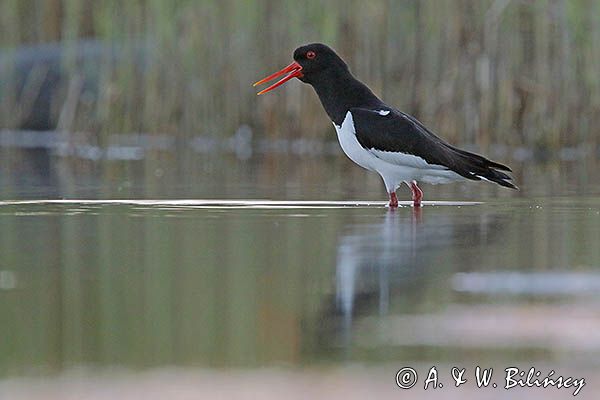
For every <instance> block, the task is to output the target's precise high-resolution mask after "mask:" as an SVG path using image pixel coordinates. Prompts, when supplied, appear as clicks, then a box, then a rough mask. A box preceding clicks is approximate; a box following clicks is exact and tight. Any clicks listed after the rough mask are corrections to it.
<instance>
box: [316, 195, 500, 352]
mask: <svg viewBox="0 0 600 400" xmlns="http://www.w3.org/2000/svg"><path fill="white" fill-rule="evenodd" d="M445 210H450V209H447V208H446V209H444V208H441V207H440V208H437V209H426V210H423V209H422V208H419V207H416V208H411V209H410V210H407V209H406V208H400V209H397V210H394V209H389V210H387V212H386V214H385V215H383V216H382V219H381V220H380V222H378V223H375V224H366V225H353V226H351V227H350V229H349V232H348V233H346V234H344V235H343V236H342V237H341V238H340V240H339V244H338V248H337V259H336V279H335V280H336V291H335V292H336V293H335V300H334V304H330V305H328V306H326V309H327V310H328V311H325V312H326V313H333V314H334V315H333V316H334V317H335V318H331V319H333V320H335V321H336V322H335V323H334V324H333V325H329V326H328V327H327V328H326V331H323V332H321V334H323V336H322V339H323V340H325V341H329V340H333V341H334V342H335V343H336V345H337V346H339V345H341V346H344V347H349V345H350V343H351V341H352V326H353V324H354V322H355V319H356V318H360V317H363V316H368V315H370V316H384V315H387V314H388V313H389V312H390V300H391V299H394V298H395V297H398V296H402V295H403V294H406V293H410V301H411V303H412V302H419V301H420V300H419V299H420V298H421V297H423V296H426V294H425V288H426V287H428V286H430V285H431V284H432V280H436V281H439V280H440V279H441V280H443V279H446V278H447V276H446V275H449V274H450V273H451V272H452V271H453V269H454V268H452V265H449V264H448V265H445V264H444V262H445V261H447V262H448V263H450V262H451V260H450V257H449V255H450V254H451V253H450V251H451V252H452V253H453V254H454V255H456V254H457V251H458V252H460V251H461V249H464V250H465V251H470V250H471V249H472V246H473V245H476V244H478V243H479V244H480V243H482V242H488V241H489V240H490V239H491V238H490V236H491V235H490V230H492V231H493V232H500V231H501V224H500V223H499V220H498V218H496V217H495V216H494V215H491V214H487V213H483V214H482V213H476V214H474V215H472V216H471V217H466V218H465V216H464V215H463V214H460V213H457V212H455V211H452V212H446V211H445ZM492 227H493V229H492ZM494 236H495V235H494ZM463 266H464V265H463ZM448 267H450V268H448ZM449 290H450V289H449ZM420 296H421V297H420ZM329 316H330V317H331V316H332V315H329ZM329 344H331V343H329ZM337 346H336V347H337Z"/></svg>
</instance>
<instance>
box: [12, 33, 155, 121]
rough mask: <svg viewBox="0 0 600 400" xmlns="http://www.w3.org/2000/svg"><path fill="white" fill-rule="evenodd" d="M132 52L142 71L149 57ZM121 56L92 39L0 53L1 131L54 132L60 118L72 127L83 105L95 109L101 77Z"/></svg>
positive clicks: (136, 48)
mask: <svg viewBox="0 0 600 400" xmlns="http://www.w3.org/2000/svg"><path fill="white" fill-rule="evenodd" d="M134 51H135V52H136V57H135V58H134V59H135V64H136V65H135V66H136V68H138V67H140V66H143V65H144V64H145V55H146V53H147V52H146V51H145V50H143V49H142V48H141V47H139V46H137V45H135V46H134ZM122 52H123V46H118V45H114V44H110V43H107V42H102V41H91V40H88V41H77V42H67V43H53V44H44V45H36V46H27V47H20V48H17V49H15V50H4V51H2V52H0V87H1V88H2V89H1V90H0V112H1V113H2V115H3V118H1V119H0V128H11V129H23V130H53V129H57V128H59V126H58V125H59V121H60V120H61V118H62V119H63V121H62V122H63V124H65V123H67V124H68V123H69V122H71V121H72V120H73V118H74V114H75V112H76V111H77V110H78V109H79V108H80V107H81V106H82V105H84V106H85V107H87V108H88V109H90V110H94V109H95V105H96V103H97V101H98V94H99V84H100V76H101V74H102V73H103V72H109V73H110V72H111V70H112V67H113V66H114V65H115V63H117V62H118V61H119V59H120V54H122ZM103 68H104V69H103ZM86 116H87V117H91V118H93V112H92V113H87V114H86ZM65 120H66V121H65ZM62 128H70V127H69V126H63V127H62Z"/></svg>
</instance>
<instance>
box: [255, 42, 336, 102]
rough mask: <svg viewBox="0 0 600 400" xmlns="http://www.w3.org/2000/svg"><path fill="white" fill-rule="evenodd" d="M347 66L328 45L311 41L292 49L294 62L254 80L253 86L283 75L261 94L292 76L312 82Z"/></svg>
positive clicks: (261, 92)
mask: <svg viewBox="0 0 600 400" xmlns="http://www.w3.org/2000/svg"><path fill="white" fill-rule="evenodd" d="M347 71H348V66H347V65H346V63H345V62H344V60H342V59H341V58H340V57H339V56H338V55H337V54H336V53H335V51H333V50H332V49H331V48H330V47H328V46H326V45H324V44H322V43H312V44H307V45H305V46H301V47H298V48H297V49H296V50H295V51H294V62H293V63H291V64H290V65H288V66H287V67H285V68H284V69H282V70H281V71H278V72H275V73H274V74H272V75H269V76H268V77H266V78H264V79H261V80H260V81H258V82H256V83H255V84H254V86H256V85H260V84H261V83H265V82H268V81H270V80H273V79H275V78H277V77H280V76H282V75H285V74H287V75H285V76H284V77H283V78H282V79H281V80H279V81H278V82H277V83H275V84H273V85H271V86H269V87H268V88H266V89H264V90H262V91H260V92H259V93H258V94H263V93H266V92H268V91H271V90H273V89H275V88H276V87H278V86H281V85H282V84H284V83H285V82H287V81H289V80H290V79H292V78H298V79H300V80H301V81H302V82H305V83H311V84H312V83H314V82H315V81H317V80H318V79H319V78H320V77H322V76H324V75H325V74H327V73H331V72H333V73H336V72H339V73H342V72H347Z"/></svg>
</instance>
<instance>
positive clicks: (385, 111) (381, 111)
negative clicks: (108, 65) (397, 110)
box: [377, 110, 390, 117]
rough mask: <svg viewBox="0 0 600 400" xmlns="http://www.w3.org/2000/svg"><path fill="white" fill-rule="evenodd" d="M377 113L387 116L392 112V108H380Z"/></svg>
mask: <svg viewBox="0 0 600 400" xmlns="http://www.w3.org/2000/svg"><path fill="white" fill-rule="evenodd" d="M377 113H378V114H379V115H382V116H384V117H385V116H386V115H388V114H389V113H390V110H379V111H377Z"/></svg>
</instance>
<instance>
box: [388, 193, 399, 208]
mask: <svg viewBox="0 0 600 400" xmlns="http://www.w3.org/2000/svg"><path fill="white" fill-rule="evenodd" d="M388 206H389V207H390V208H398V198H397V197H396V192H392V193H390V203H389V204H388Z"/></svg>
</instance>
